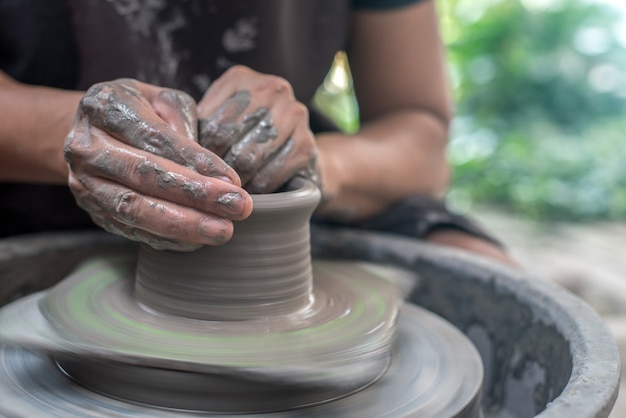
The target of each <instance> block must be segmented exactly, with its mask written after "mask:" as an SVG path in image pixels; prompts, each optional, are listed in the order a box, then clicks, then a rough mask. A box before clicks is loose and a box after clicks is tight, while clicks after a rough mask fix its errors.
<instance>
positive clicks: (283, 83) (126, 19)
mask: <svg viewBox="0 0 626 418" xmlns="http://www.w3.org/2000/svg"><path fill="white" fill-rule="evenodd" d="M0 22H2V23H1V24H0V70H2V72H1V73H0V108H1V109H2V112H1V114H0V158H1V161H0V180H1V181H2V184H1V185H0V213H1V214H2V216H3V225H2V227H1V230H0V236H10V235H15V234H21V233H29V232H39V231H44V230H58V229H77V228H86V227H91V226H93V223H95V224H96V225H99V226H100V227H103V228H104V229H106V230H108V231H112V232H115V233H118V234H121V235H124V236H126V237H128V238H131V239H134V240H137V241H141V242H146V243H149V244H150V245H152V246H154V247H155V248H163V249H174V250H193V249H195V248H198V247H199V246H201V245H220V244H222V243H224V242H227V241H228V240H229V238H230V237H231V236H232V234H233V228H234V227H233V225H234V224H233V222H235V224H236V221H239V220H242V219H245V218H246V217H247V216H248V215H249V214H250V213H251V211H252V206H253V205H252V200H251V197H250V193H267V192H272V191H275V190H277V189H278V188H279V187H281V186H282V185H283V184H284V183H285V182H286V181H288V180H289V179H290V178H292V177H293V176H295V175H304V176H306V177H308V178H310V179H312V180H313V181H315V182H316V183H317V184H318V185H319V186H320V189H321V191H322V196H323V198H322V203H321V204H320V206H319V208H318V209H317V210H316V213H315V216H314V218H315V220H316V221H318V222H322V223H329V224H333V225H336V224H339V225H348V226H352V227H359V228H369V229H374V230H390V231H392V232H397V233H401V234H405V235H411V236H415V237H417V238H424V239H428V240H430V241H432V242H437V243H441V244H444V245H450V246H455V247H461V248H465V249H468V250H470V251H474V252H476V253H480V254H482V255H486V256H488V257H492V258H495V259H498V260H501V261H504V262H510V258H509V257H508V255H507V254H506V253H505V251H504V250H503V249H502V247H501V246H499V245H497V243H495V241H494V240H493V239H491V238H490V237H489V236H488V235H487V234H485V233H484V232H483V231H481V230H480V229H479V228H477V227H476V226H475V225H474V224H473V223H472V222H469V221H468V220H467V219H465V218H463V217H461V216H458V215H455V214H453V213H450V212H449V211H448V210H447V209H446V207H445V204H444V203H443V197H444V195H445V192H446V188H447V187H448V184H449V181H450V172H449V167H448V165H447V163H446V146H447V138H448V129H449V124H450V120H451V118H452V113H453V105H452V101H451V98H450V94H449V88H448V84H447V80H446V71H445V57H444V52H443V47H442V43H441V39H440V35H439V31H438V18H437V12H436V6H435V3H434V1H433V0H352V1H350V0H299V1H298V2H297V6H296V3H295V2H294V0H233V1H229V2H219V1H199V0H190V1H186V2H175V1H167V0H162V1H160V0H159V1H139V0H137V1H132V0H108V1H106V2H103V1H99V0H85V1H81V2H64V1H62V0H46V1H35V0H29V1H24V2H15V1H10V0H0ZM339 49H345V50H346V51H347V53H348V56H349V60H350V64H351V71H352V74H353V80H354V86H355V92H356V95H357V98H358V104H359V111H360V118H361V128H360V130H359V131H358V132H357V133H355V134H345V133H342V132H340V131H338V130H333V129H330V128H329V124H328V123H327V120H325V119H324V118H323V117H320V115H318V114H317V112H315V111H314V110H312V109H310V107H309V106H307V104H309V103H310V102H311V98H312V97H313V94H314V92H315V88H316V87H317V86H318V85H319V84H320V83H321V82H322V80H323V78H324V76H325V74H326V71H327V70H328V68H329V65H330V62H331V59H332V56H333V55H334V54H335V52H336V51H337V50H339ZM68 185H69V188H68ZM70 191H71V193H70ZM235 227H236V226H235Z"/></svg>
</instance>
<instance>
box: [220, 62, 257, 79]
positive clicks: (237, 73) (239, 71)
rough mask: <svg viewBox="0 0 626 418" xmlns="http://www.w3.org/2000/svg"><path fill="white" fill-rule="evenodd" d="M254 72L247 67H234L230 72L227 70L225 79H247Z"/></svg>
mask: <svg viewBox="0 0 626 418" xmlns="http://www.w3.org/2000/svg"><path fill="white" fill-rule="evenodd" d="M252 72H253V71H252V69H250V68H249V67H246V66H245V65H233V66H232V67H230V68H229V69H228V70H226V72H225V73H224V75H223V77H225V78H230V77H233V78H239V77H245V76H248V75H250V74H252Z"/></svg>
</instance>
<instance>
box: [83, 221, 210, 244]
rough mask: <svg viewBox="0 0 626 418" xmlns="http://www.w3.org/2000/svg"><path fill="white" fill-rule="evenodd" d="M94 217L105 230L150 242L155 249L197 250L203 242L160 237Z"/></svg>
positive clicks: (134, 239)
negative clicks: (197, 242)
mask: <svg viewBox="0 0 626 418" xmlns="http://www.w3.org/2000/svg"><path fill="white" fill-rule="evenodd" d="M92 219H93V221H94V222H95V224H96V225H99V226H100V227H101V228H103V229H104V230H105V231H108V232H111V233H113V234H117V235H121V236H123V237H126V238H128V239H130V240H133V241H138V242H142V243H145V244H148V245H150V246H151V247H152V248H154V249H155V250H172V251H195V250H197V249H199V248H201V247H202V244H196V243H191V242H182V241H178V240H172V239H167V238H163V237H159V236H157V235H154V234H151V233H149V232H146V231H144V230H141V229H138V228H133V227H130V226H128V225H124V224H122V223H120V222H117V221H116V220H112V219H108V220H105V219H104V218H102V217H97V216H92Z"/></svg>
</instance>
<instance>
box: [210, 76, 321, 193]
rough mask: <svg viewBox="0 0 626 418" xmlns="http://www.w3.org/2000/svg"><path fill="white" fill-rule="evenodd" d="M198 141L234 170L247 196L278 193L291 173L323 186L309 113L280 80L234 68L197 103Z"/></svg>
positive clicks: (284, 81)
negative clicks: (246, 191) (247, 193)
mask: <svg viewBox="0 0 626 418" xmlns="http://www.w3.org/2000/svg"><path fill="white" fill-rule="evenodd" d="M198 116H199V118H200V137H199V142H200V144H201V145H202V146H204V147H206V148H207V149H209V150H211V151H213V152H214V153H216V154H217V155H219V156H220V157H222V158H223V159H224V161H226V163H228V164H229V165H230V166H231V167H233V168H234V169H235V171H237V173H238V174H239V176H240V177H241V183H242V184H243V186H244V187H245V189H246V190H248V191H249V192H251V193H269V192H273V191H275V190H277V189H278V188H280V186H282V185H283V184H284V183H286V182H287V181H288V180H289V179H291V178H292V177H294V176H295V175H302V176H304V177H307V178H309V179H311V180H313V181H314V182H315V183H316V184H317V185H318V186H321V180H320V174H319V167H318V164H317V148H316V146H315V139H314V137H313V133H312V132H311V130H310V129H309V114H308V110H307V108H306V106H305V105H303V104H302V103H300V102H298V101H297V100H296V99H295V97H294V94H293V90H292V88H291V85H290V84H289V83H288V82H287V81H286V80H284V79H282V78H280V77H276V76H272V75H266V74H261V73H258V72H256V71H253V70H251V69H249V68H247V67H243V66H235V67H233V68H231V69H229V70H228V71H227V72H226V73H224V75H223V76H222V77H220V78H219V79H217V80H216V81H215V82H214V83H213V84H212V85H211V87H210V88H209V89H208V90H207V91H206V93H205V95H204V97H203V98H202V100H201V101H200V103H199V104H198Z"/></svg>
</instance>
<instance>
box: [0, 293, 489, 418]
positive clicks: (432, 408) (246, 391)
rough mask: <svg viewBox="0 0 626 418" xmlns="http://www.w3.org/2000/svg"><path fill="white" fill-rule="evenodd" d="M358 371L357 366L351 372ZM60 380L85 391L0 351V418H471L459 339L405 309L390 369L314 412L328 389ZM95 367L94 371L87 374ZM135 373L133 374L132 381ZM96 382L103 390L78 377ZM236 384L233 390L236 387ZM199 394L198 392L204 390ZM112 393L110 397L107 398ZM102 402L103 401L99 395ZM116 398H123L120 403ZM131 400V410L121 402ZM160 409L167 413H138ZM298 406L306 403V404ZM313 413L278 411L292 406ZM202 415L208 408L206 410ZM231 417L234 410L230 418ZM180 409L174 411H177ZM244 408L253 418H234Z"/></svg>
mask: <svg viewBox="0 0 626 418" xmlns="http://www.w3.org/2000/svg"><path fill="white" fill-rule="evenodd" d="M31 319H32V318H30V317H27V318H26V321H25V322H26V324H29V325H30V321H31ZM357 364H358V363H357ZM65 365H66V367H67V368H68V371H69V372H70V373H71V374H74V375H76V376H78V377H79V379H80V381H81V382H83V381H88V382H90V383H92V384H93V385H92V386H90V385H87V386H88V387H89V388H90V389H94V390H95V391H92V390H89V389H85V388H84V387H82V386H80V385H76V384H75V383H73V382H72V381H71V380H70V379H67V378H66V376H64V375H63V374H62V373H59V372H58V369H57V367H58V366H57V365H56V364H55V363H53V362H51V361H49V360H48V359H47V358H46V357H45V356H41V355H37V354H33V352H32V351H28V350H24V349H21V348H17V347H8V346H4V347H2V346H0V399H2V401H3V402H1V403H0V415H2V414H6V415H7V416H11V417H18V418H30V417H35V416H36V417H41V418H52V417H55V418H56V417H59V418H65V417H68V416H73V417H74V416H75V417H86V416H89V417H93V418H128V417H135V418H188V417H189V418H190V417H198V416H203V417H218V416H220V417H225V416H227V417H229V418H243V417H259V418H296V417H302V416H306V417H311V418H327V417H338V418H363V417H386V418H403V417H420V418H441V417H450V418H479V417H481V416H482V414H481V412H480V406H479V401H480V388H481V386H482V376H483V371H482V364H481V362H480V358H479V355H478V352H477V351H476V349H475V348H474V346H473V345H472V344H471V343H470V342H469V340H468V339H467V338H465V337H464V336H463V334H461V333H460V332H459V331H458V330H457V329H455V328H454V327H453V326H451V325H450V324H449V323H447V322H445V321H443V320H442V319H441V318H439V317H437V316H435V315H433V314H431V313H429V312H428V311H425V310H423V309H421V308H418V307H416V306H414V305H407V306H404V307H403V309H402V311H401V313H400V316H399V320H398V335H397V340H396V344H395V348H394V351H393V356H392V362H391V364H390V366H389V368H388V369H387V371H386V372H385V374H384V375H383V376H382V377H381V378H380V379H378V380H377V381H376V382H374V383H372V384H371V385H369V386H367V387H366V388H364V389H362V390H360V391H358V392H355V393H351V394H349V395H348V396H344V397H341V398H339V399H332V398H328V399H327V402H324V403H319V402H317V403H316V402H315V401H316V399H315V398H311V396H315V394H316V393H319V392H320V391H321V392H324V391H326V392H325V394H326V395H331V394H330V393H328V389H324V388H318V389H317V390H315V391H301V390H298V388H297V387H293V386H292V387H288V386H283V387H282V390H283V391H282V392H280V393H277V392H275V391H272V389H275V387H272V386H271V385H268V384H267V383H266V382H263V383H262V384H260V385H256V386H251V381H250V380H247V379H238V378H237V377H236V376H231V377H228V378H226V379H221V380H219V381H213V382H212V381H211V379H212V377H213V376H210V375H197V374H196V375H192V378H191V379H189V378H187V379H184V378H183V377H184V376H183V375H181V374H174V373H173V372H172V371H171V370H167V369H149V372H146V369H142V368H137V367H131V368H130V369H129V368H127V369H126V370H125V371H124V370H121V372H120V369H119V368H118V367H117V365H114V367H112V368H111V369H109V370H107V371H106V372H105V373H102V368H101V367H98V365H97V364H95V363H94V362H92V361H87V362H83V361H82V360H81V362H80V363H79V362H71V361H70V362H65ZM94 366H95V368H94ZM134 372H138V374H136V373H134ZM92 373H97V374H98V375H100V376H103V379H102V380H103V381H100V380H98V379H94V378H93V377H91V378H90V377H89V376H87V377H85V376H82V374H87V375H89V374H92ZM240 384H242V385H243V388H242V387H240V386H239V385H240ZM207 385H208V386H207ZM111 387H114V388H115V390H113V392H114V393H111V392H112V390H111ZM98 391H100V392H105V393H107V394H108V395H109V396H103V395H101V394H99V393H97V392H98ZM125 392H126V393H125ZM128 393H132V394H133V395H134V396H135V397H136V400H137V399H138V400H139V401H140V402H141V403H143V404H144V405H141V404H137V403H136V402H132V403H129V402H122V401H119V400H116V399H113V398H112V397H111V396H113V397H115V398H118V399H120V398H121V399H123V398H126V397H127V396H128ZM159 401H160V402H163V401H166V402H169V403H170V406H172V407H175V408H176V407H180V408H177V410H168V409H162V408H154V407H150V406H147V405H145V404H155V403H157V402H159ZM307 401H308V402H307ZM309 403H313V404H314V405H311V406H307V407H306V408H304V409H294V410H287V409H289V407H290V406H291V407H294V406H296V405H300V406H304V405H308V404H309ZM209 406H210V407H211V408H208V407H209ZM190 407H191V409H194V408H193V407H195V409H199V410H206V409H212V410H214V411H215V410H218V411H229V412H228V414H224V413H219V412H214V413H202V414H200V415H198V414H197V413H196V412H192V411H185V410H183V409H190ZM236 407H239V410H237V408H236ZM181 408H182V409H181ZM232 408H234V409H232ZM241 408H250V409H251V410H252V409H255V408H256V410H257V411H276V410H277V409H282V411H277V412H264V413H254V412H251V411H248V412H246V411H242V410H241Z"/></svg>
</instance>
